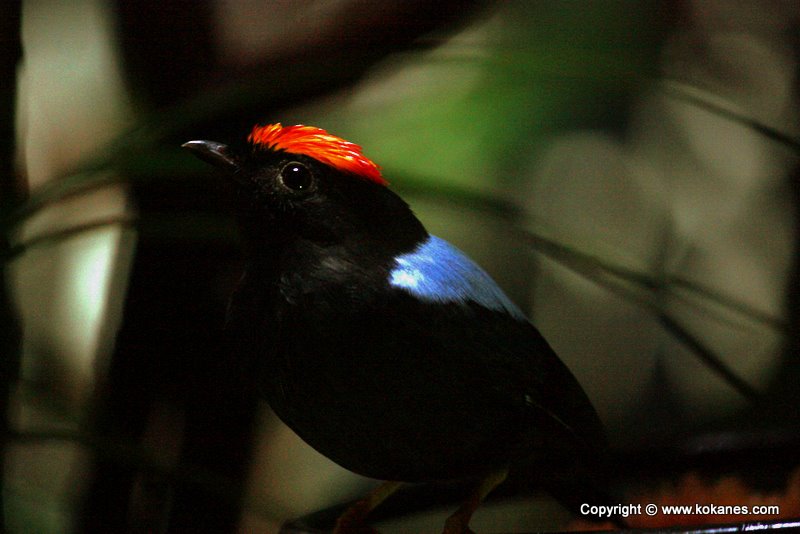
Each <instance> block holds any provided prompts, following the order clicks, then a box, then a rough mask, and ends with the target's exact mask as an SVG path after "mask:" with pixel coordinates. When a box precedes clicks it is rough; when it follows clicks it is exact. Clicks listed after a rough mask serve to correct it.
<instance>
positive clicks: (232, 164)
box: [181, 141, 239, 171]
mask: <svg viewBox="0 0 800 534" xmlns="http://www.w3.org/2000/svg"><path fill="white" fill-rule="evenodd" d="M181 147H182V148H188V149H189V150H191V151H192V153H193V154H194V155H195V156H197V157H198V158H200V159H201V160H203V161H205V162H206V163H210V164H212V165H214V166H215V167H219V168H220V169H225V170H228V171H235V170H236V169H238V168H239V165H238V164H237V163H236V160H235V159H234V158H233V156H232V155H231V154H230V150H229V149H228V145H223V144H222V143H217V142H216V141H189V142H188V143H184V144H182V145H181Z"/></svg>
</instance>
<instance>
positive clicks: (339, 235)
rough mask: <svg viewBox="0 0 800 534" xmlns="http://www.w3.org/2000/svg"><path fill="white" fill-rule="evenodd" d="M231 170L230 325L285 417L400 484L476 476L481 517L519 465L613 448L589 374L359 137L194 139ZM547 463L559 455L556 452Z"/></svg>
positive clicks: (461, 513)
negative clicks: (421, 211) (416, 207)
mask: <svg viewBox="0 0 800 534" xmlns="http://www.w3.org/2000/svg"><path fill="white" fill-rule="evenodd" d="M183 146H184V147H186V148H188V149H190V150H192V151H193V152H194V153H195V154H196V155H197V156H198V157H200V158H201V159H203V160H206V161H208V162H210V163H212V164H215V165H217V166H219V167H222V168H224V169H227V170H229V171H230V172H231V174H232V177H233V178H234V179H235V182H236V183H237V190H238V207H237V211H238V215H239V218H240V221H241V226H242V230H243V235H244V238H245V243H246V249H247V250H246V252H247V266H246V270H245V273H244V276H243V278H242V281H241V283H240V285H239V287H238V289H237V290H236V292H235V294H234V295H233V297H232V300H231V308H230V312H229V314H230V316H229V323H230V328H231V330H232V331H233V332H234V333H235V335H237V336H239V337H240V339H241V340H242V343H240V345H239V346H240V347H241V350H242V351H246V352H248V353H249V354H250V355H251V356H252V357H253V358H254V359H257V360H258V365H259V370H258V373H257V375H256V376H257V380H258V382H259V387H260V388H262V390H263V394H264V395H265V397H266V399H267V400H268V402H269V403H270V405H271V406H272V408H273V409H274V410H275V412H276V413H277V414H278V416H279V417H280V418H281V419H282V420H283V421H284V422H285V423H286V424H287V425H288V426H289V427H291V428H292V429H293V430H294V431H295V432H297V434H298V435H299V436H300V437H301V438H302V439H303V440H305V441H306V442H307V443H308V444H309V445H311V446H312V447H314V448H315V449H316V450H318V451H319V452H320V453H322V454H324V455H325V456H327V457H328V458H330V459H331V460H333V461H334V462H336V463H338V464H340V465H342V466H343V467H345V468H347V469H349V470H351V471H354V472H356V473H359V474H361V475H364V476H367V477H372V478H376V479H382V480H386V481H390V482H387V483H386V484H384V485H383V486H380V487H379V488H378V489H377V490H376V491H375V492H373V493H372V494H371V495H370V496H368V497H367V498H365V499H364V500H362V501H360V502H359V503H358V504H357V505H355V506H354V507H352V508H350V509H349V510H348V511H347V512H345V514H344V515H343V516H342V517H341V518H340V519H339V522H338V524H337V530H338V531H346V530H347V529H348V528H350V527H353V526H354V525H358V524H360V523H361V522H363V521H364V520H365V519H366V516H367V514H368V513H369V512H370V511H371V510H372V509H373V508H374V507H375V506H377V505H378V504H380V502H381V501H382V500H383V499H384V498H386V497H387V496H388V495H389V494H391V493H392V492H393V491H394V490H395V489H396V488H397V487H398V486H399V485H400V483H401V482H422V481H440V480H455V479H475V480H476V481H479V482H477V483H476V490H475V491H474V493H473V494H472V495H471V496H470V498H469V499H468V500H467V501H466V502H465V503H464V504H463V505H462V506H461V508H460V509H459V510H458V511H457V512H456V513H454V514H453V515H452V516H451V517H450V518H449V519H448V520H447V522H446V524H445V529H444V531H445V532H446V533H449V534H454V533H461V532H469V529H468V523H469V520H470V517H471V516H472V514H473V512H474V511H475V509H476V508H477V507H478V506H479V504H480V502H481V501H482V500H483V499H484V497H486V495H487V494H488V493H489V492H490V491H492V489H494V488H495V487H496V486H497V485H499V484H500V483H501V482H503V480H504V479H505V477H506V475H507V474H508V471H509V468H513V467H514V466H515V465H517V464H519V463H524V462H529V461H530V460H531V458H534V459H536V461H537V462H539V463H538V465H539V468H540V469H541V470H542V471H548V470H551V469H553V466H552V465H550V464H549V463H548V462H549V461H551V460H552V458H564V457H575V458H584V459H591V458H593V457H595V456H597V455H598V454H599V451H601V450H602V449H603V447H604V445H603V444H604V439H603V436H602V428H601V424H600V421H599V420H598V417H597V414H596V413H595V411H594V408H593V407H592V405H591V403H590V402H589V400H588V398H587V397H586V394H585V393H584V391H583V390H582V388H581V386H580V385H579V384H578V382H577V381H576V380H575V378H574V377H573V375H572V374H571V373H570V371H569V370H568V369H567V367H566V366H565V365H564V364H563V363H562V362H561V361H560V360H559V359H558V357H557V356H556V354H555V353H554V352H553V350H552V349H551V348H550V346H549V345H548V344H547V342H546V341H545V340H544V338H543V337H542V336H541V334H540V333H539V332H538V331H537V330H536V328H535V327H534V326H533V325H532V324H531V323H530V322H528V320H527V319H526V317H525V315H524V314H523V313H522V312H521V311H520V309H519V308H518V307H517V306H515V305H514V304H513V303H512V302H511V301H510V300H509V299H508V297H506V295H505V294H504V293H503V292H502V291H501V290H500V288H499V287H498V286H497V285H496V284H495V282H494V281H493V280H492V279H491V278H490V277H489V275H487V274H486V273H485V272H484V271H483V270H482V269H481V268H480V267H478V266H477V265H476V264H475V263H474V262H472V261H471V260H470V259H469V258H468V257H467V256H466V255H465V254H464V253H462V252H461V251H459V250H458V249H456V248H455V247H454V246H452V245H450V244H449V243H447V242H446V241H444V240H442V239H440V238H438V237H435V236H432V235H430V234H429V233H428V232H427V231H426V230H425V227H424V226H423V225H422V224H421V223H420V221H419V220H418V219H417V218H416V217H415V216H414V214H413V213H412V211H411V210H410V209H409V207H408V205H407V204H406V203H405V202H404V201H403V200H402V199H401V198H400V197H399V196H397V195H396V194H395V193H393V192H392V191H390V190H389V189H388V188H387V187H386V182H385V180H384V179H383V177H382V176H381V172H380V169H379V167H378V166H377V165H376V164H375V163H373V162H372V161H370V160H369V159H367V158H366V157H365V156H364V155H363V153H362V150H361V147H359V146H358V145H355V144H353V143H350V142H347V141H345V140H343V139H341V138H338V137H336V136H333V135H331V134H329V133H327V132H326V131H324V130H322V129H319V128H315V127H310V126H302V125H297V126H290V127H282V126H281V125H280V124H270V125H266V126H256V127H255V128H254V129H253V130H252V132H251V133H250V135H249V136H248V137H247V141H246V142H244V143H241V144H240V145H239V148H238V149H237V148H233V146H227V145H223V144H221V143H217V142H212V141H190V142H188V143H186V144H184V145H183ZM548 459H550V460H548Z"/></svg>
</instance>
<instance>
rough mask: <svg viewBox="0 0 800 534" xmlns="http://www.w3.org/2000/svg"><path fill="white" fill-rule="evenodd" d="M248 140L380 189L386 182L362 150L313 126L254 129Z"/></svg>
mask: <svg viewBox="0 0 800 534" xmlns="http://www.w3.org/2000/svg"><path fill="white" fill-rule="evenodd" d="M247 140H248V141H249V142H251V143H253V144H254V145H259V146H262V147H264V148H267V149H269V150H283V151H284V152H288V153H289V154H302V155H304V156H308V157H311V158H314V159H316V160H319V161H321V162H322V163H325V164H326V165H330V166H331V167H333V168H335V169H338V170H340V171H344V172H349V173H352V174H355V175H358V176H361V177H364V178H366V179H368V180H372V181H373V182H376V183H379V184H381V185H386V183H387V182H386V180H384V179H383V176H381V170H380V167H378V166H377V165H376V164H375V163H374V162H373V161H372V160H370V159H368V158H367V157H366V156H364V154H363V153H362V151H361V147H360V146H358V145H357V144H355V143H351V142H350V141H345V140H344V139H342V138H341V137H336V136H335V135H331V134H329V133H328V132H326V131H325V130H323V129H322V128H316V127H314V126H303V125H302V124H297V125H295V126H287V127H285V128H284V127H283V126H281V124H280V123H275V124H267V125H266V126H255V127H254V128H253V131H252V132H250V135H249V136H247Z"/></svg>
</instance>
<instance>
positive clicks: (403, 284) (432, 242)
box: [389, 235, 526, 321]
mask: <svg viewBox="0 0 800 534" xmlns="http://www.w3.org/2000/svg"><path fill="white" fill-rule="evenodd" d="M389 284H390V285H391V286H393V287H396V288H400V289H402V290H405V291H407V292H409V293H411V294H412V295H413V296H415V297H417V298H418V299H420V300H423V301H427V302H438V303H447V302H461V303H465V302H474V303H476V304H479V305H481V306H483V307H485V308H488V309H490V310H495V311H504V312H506V313H508V314H509V315H510V316H512V317H514V318H515V319H518V320H520V321H524V320H526V318H525V314H524V313H522V310H520V309H519V308H518V307H517V306H516V305H515V304H514V303H513V302H511V300H510V299H509V298H508V297H507V296H506V295H505V293H503V291H502V290H501V289H500V288H499V287H498V286H497V284H496V283H495V281H494V280H492V278H491V277H490V276H489V275H488V274H487V273H486V271H484V270H483V269H481V268H480V267H478V265H477V264H475V262H473V261H472V260H471V259H469V258H468V257H467V256H466V254H464V253H463V252H461V251H460V250H458V249H457V248H456V247H454V246H453V245H451V244H450V243H448V242H447V241H445V240H444V239H441V238H439V237H436V236H433V235H432V236H429V238H428V239H427V240H425V241H424V242H423V243H421V244H420V245H419V246H418V247H417V248H416V249H414V250H413V251H411V252H408V253H406V254H402V255H400V256H398V257H397V258H395V266H394V268H393V269H392V271H391V273H390V274H389Z"/></svg>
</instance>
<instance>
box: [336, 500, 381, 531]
mask: <svg viewBox="0 0 800 534" xmlns="http://www.w3.org/2000/svg"><path fill="white" fill-rule="evenodd" d="M371 504H372V503H370V502H369V500H368V499H363V500H360V501H358V502H356V503H355V504H353V505H352V506H351V507H350V508H348V509H347V510H345V511H344V513H342V515H340V516H339V519H337V520H336V526H335V527H334V528H333V532H332V534H380V532H379V531H378V530H376V529H374V528H372V527H371V526H369V525H367V524H366V520H367V516H368V515H369V513H370V512H371V511H372V508H373V507H372V506H371Z"/></svg>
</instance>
